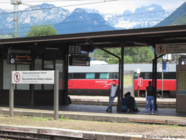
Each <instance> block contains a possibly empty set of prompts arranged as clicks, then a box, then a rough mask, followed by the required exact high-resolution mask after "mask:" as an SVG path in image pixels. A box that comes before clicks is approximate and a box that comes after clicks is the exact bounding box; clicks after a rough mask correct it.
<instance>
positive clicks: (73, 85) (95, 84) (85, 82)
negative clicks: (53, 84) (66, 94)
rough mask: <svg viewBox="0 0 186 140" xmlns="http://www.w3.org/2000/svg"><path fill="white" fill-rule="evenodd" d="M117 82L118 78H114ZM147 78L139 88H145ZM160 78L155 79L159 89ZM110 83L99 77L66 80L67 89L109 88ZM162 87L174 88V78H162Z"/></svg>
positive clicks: (165, 88) (135, 86)
mask: <svg viewBox="0 0 186 140" xmlns="http://www.w3.org/2000/svg"><path fill="white" fill-rule="evenodd" d="M116 81H117V83H118V80H116ZM148 81H149V80H143V86H140V87H139V89H140V90H146V87H147V86H148ZM161 84H162V81H161V80H157V89H161V87H162V86H161ZM110 85H112V79H111V80H104V79H103V80H100V79H97V80H96V79H93V80H90V79H71V80H69V81H68V88H69V89H109V87H110ZM137 89H138V87H137V80H134V90H137ZM163 89H164V90H169V91H171V90H173V91H175V90H176V80H164V81H163Z"/></svg>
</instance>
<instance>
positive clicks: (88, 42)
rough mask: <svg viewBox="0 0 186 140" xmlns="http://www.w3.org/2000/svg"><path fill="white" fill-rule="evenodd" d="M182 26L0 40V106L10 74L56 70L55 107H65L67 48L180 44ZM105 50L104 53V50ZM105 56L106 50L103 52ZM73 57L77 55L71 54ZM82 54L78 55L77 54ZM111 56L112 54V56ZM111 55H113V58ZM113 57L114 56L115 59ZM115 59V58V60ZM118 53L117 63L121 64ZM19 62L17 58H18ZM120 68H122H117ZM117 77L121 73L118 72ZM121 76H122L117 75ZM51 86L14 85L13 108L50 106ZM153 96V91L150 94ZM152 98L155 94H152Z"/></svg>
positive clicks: (4, 100) (6, 99) (183, 33)
mask: <svg viewBox="0 0 186 140" xmlns="http://www.w3.org/2000/svg"><path fill="white" fill-rule="evenodd" d="M185 36H186V26H185V25H181V26H166V27H154V28H144V29H130V30H116V31H103V32H90V33H77V34H65V35H54V36H42V37H41V36H40V37H27V38H14V39H1V40H0V104H1V105H8V103H9V86H10V71H28V70H34V71H37V70H58V71H59V104H60V105H68V100H67V97H68V66H69V46H81V50H82V51H85V52H87V54H84V56H87V57H88V53H89V52H92V51H93V50H94V49H102V50H104V48H118V47H120V48H124V47H143V46H152V47H154V48H155V45H156V44H166V43H184V42H185V41H186V39H185ZM104 51H105V50H104ZM106 52H107V53H109V52H108V51H106ZM13 54H19V55H20V56H25V57H26V55H27V56H28V57H29V59H30V60H28V61H27V62H22V63H21V61H20V63H19V64H11V57H12V56H11V55H13ZM71 55H74V56H75V55H77V54H71ZM81 55H82V54H81ZM113 55H114V54H113ZM114 56H115V55H114ZM115 57H117V56H115ZM160 57H161V56H158V55H156V54H154V60H153V61H152V62H153V67H152V72H153V79H152V80H153V81H154V82H153V86H154V87H155V89H156V90H157V84H156V80H157V77H156V73H157V67H156V65H157V59H158V58H160ZM117 58H118V57H117ZM122 58H123V52H121V59H120V58H118V59H120V64H123V59H122ZM19 60H21V59H19ZM120 68H123V65H121V67H120ZM120 74H121V75H122V74H123V73H120ZM121 77H122V76H121ZM120 82H121V84H120V91H121V94H120V98H119V100H120V99H121V98H122V94H123V88H122V86H121V85H123V84H122V82H123V80H122V78H121V79H120ZM53 88H54V87H53V85H44V84H43V85H33V84H30V85H27V84H23V85H14V93H15V94H14V103H15V105H24V106H38V105H53V98H54V97H53ZM154 93H156V91H154ZM154 96H155V97H156V94H154Z"/></svg>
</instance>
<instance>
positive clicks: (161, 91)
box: [161, 58, 164, 99]
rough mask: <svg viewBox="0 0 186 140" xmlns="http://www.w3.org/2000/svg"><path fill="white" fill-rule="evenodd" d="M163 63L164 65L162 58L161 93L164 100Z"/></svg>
mask: <svg viewBox="0 0 186 140" xmlns="http://www.w3.org/2000/svg"><path fill="white" fill-rule="evenodd" d="M163 63H164V61H163V58H162V71H161V86H162V87H161V93H162V97H161V98H162V99H163Z"/></svg>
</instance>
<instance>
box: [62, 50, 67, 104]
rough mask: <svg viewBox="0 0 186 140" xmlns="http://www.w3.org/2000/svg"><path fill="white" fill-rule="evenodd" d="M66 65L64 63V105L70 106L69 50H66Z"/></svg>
mask: <svg viewBox="0 0 186 140" xmlns="http://www.w3.org/2000/svg"><path fill="white" fill-rule="evenodd" d="M65 52H66V53H65V63H64V83H63V86H64V89H65V90H64V93H62V105H68V102H67V100H68V49H67V50H65Z"/></svg>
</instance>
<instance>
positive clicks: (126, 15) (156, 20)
mask: <svg viewBox="0 0 186 140" xmlns="http://www.w3.org/2000/svg"><path fill="white" fill-rule="evenodd" d="M185 8H186V7H185ZM157 12H165V11H164V10H161V11H154V12H145V13H138V14H128V15H121V16H113V17H110V19H112V18H119V17H125V16H137V15H143V14H149V13H157ZM173 18H176V16H175V17H168V18H167V19H173ZM93 20H105V19H104V18H103V17H102V18H95V19H91V20H90V19H89V20H80V21H79V20H78V21H70V22H63V23H55V24H50V25H57V24H67V23H68V24H69V23H77V22H85V21H93ZM146 21H157V19H150V20H146ZM138 22H142V21H138ZM143 22H144V21H143ZM121 24H128V23H121ZM109 25H113V24H109ZM30 27H32V26H22V27H21V28H30ZM11 29H12V28H8V29H3V30H11ZM19 29H20V28H19Z"/></svg>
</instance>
